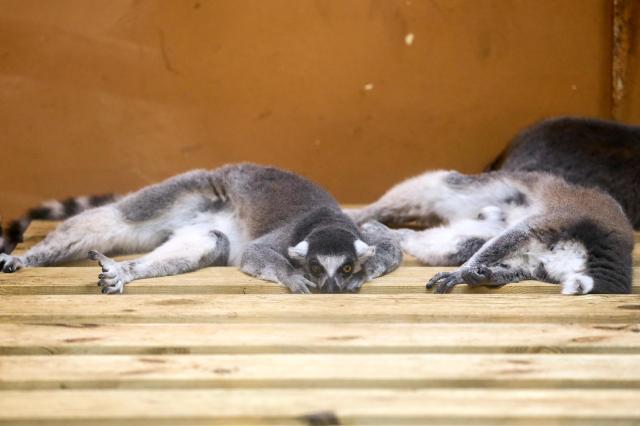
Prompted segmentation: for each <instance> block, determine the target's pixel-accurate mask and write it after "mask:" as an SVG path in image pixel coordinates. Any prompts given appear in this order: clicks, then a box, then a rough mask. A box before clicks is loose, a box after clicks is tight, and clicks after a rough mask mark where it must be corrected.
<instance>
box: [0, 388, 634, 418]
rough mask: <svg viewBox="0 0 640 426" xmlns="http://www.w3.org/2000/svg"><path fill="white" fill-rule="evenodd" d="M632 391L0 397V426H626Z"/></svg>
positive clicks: (314, 391)
mask: <svg viewBox="0 0 640 426" xmlns="http://www.w3.org/2000/svg"><path fill="white" fill-rule="evenodd" d="M639 400H640V391H637V390H626V389H624V390H623V389H615V390H603V389H597V390H591V389H586V390H575V389H560V390H552V389H545V390H535V389H527V390H521V389H506V390H505V389H447V388H441V389H418V390H402V389H395V390H389V389H306V388H300V389H269V390H259V389H251V390H246V389H240V390H239V389H207V390H138V391H126V390H67V391H64V392H60V391H2V392H0V424H12V425H21V426H26V425H34V424H44V423H46V424H48V425H70V426H76V425H87V424H92V425H93V424H98V425H113V424H117V425H122V424H127V425H168V424H175V425H184V424H189V425H196V424H198V425H202V424H212V422H213V423H215V424H221V423H222V424H241V425H249V424H301V425H314V424H315V425H319V424H355V423H360V424H362V423H366V424H430V425H432V424H448V425H479V424H482V425H488V424H496V423H498V422H499V423H500V424H535V425H550V424H553V425H560V424H561V425H565V424H566V425H602V424H612V423H614V424H616V425H632V424H637V422H638V421H640V404H638V401H639Z"/></svg>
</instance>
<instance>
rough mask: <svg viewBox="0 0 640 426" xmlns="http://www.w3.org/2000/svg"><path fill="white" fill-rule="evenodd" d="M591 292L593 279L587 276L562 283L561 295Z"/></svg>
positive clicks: (572, 278) (576, 277) (575, 277)
mask: <svg viewBox="0 0 640 426" xmlns="http://www.w3.org/2000/svg"><path fill="white" fill-rule="evenodd" d="M591 290H593V278H591V277H589V276H587V275H580V276H573V277H571V278H569V279H567V280H565V281H563V282H562V294H569V295H572V294H573V295H576V294H578V295H579V294H588V293H590V292H591Z"/></svg>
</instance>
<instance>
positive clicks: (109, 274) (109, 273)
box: [98, 268, 117, 279]
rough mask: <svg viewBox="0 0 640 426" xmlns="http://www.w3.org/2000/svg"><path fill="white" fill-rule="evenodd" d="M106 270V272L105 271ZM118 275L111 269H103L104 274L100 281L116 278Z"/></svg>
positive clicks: (101, 275) (100, 275)
mask: <svg viewBox="0 0 640 426" xmlns="http://www.w3.org/2000/svg"><path fill="white" fill-rule="evenodd" d="M105 269H106V271H105ZM116 275H117V273H116V272H115V271H112V270H110V269H109V268H102V273H101V274H99V275H98V279H104V278H115V277H116Z"/></svg>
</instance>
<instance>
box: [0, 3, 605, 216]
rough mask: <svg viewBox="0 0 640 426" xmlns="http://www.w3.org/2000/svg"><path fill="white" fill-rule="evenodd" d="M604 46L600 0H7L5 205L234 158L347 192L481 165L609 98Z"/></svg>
mask: <svg viewBox="0 0 640 426" xmlns="http://www.w3.org/2000/svg"><path fill="white" fill-rule="evenodd" d="M409 33H412V34H414V42H413V44H412V45H410V46H409V45H407V44H406V43H405V36H406V35H407V34H409ZM610 46H611V4H610V1H609V0H521V1H517V0H432V1H426V0H333V1H332V0H315V1H313V0H225V1H207V0H191V1H169V0H167V1H161V0H139V1H136V0H55V1H47V0H0V100H1V101H0V129H2V136H1V138H0V140H1V141H2V142H1V144H2V157H1V158H2V160H1V163H0V164H1V165H2V166H1V167H0V182H2V191H1V192H0V213H2V214H3V215H4V218H5V220H6V219H8V218H9V217H12V216H15V215H17V214H19V213H20V212H21V211H22V210H23V209H25V208H26V207H28V206H30V205H33V204H34V203H37V202H38V201H40V200H42V199H45V198H53V197H64V196H68V195H74V194H87V193H99V192H106V191H117V192H123V191H128V190H132V189H135V188H138V187H140V186H142V185H146V184H148V183H151V182H154V181H157V180H159V179H162V178H165V177H167V176H170V175H172V174H175V173H177V172H180V171H184V170H187V169H190V168H195V167H206V168H211V167H215V166H217V165H220V164H222V163H225V162H232V161H241V160H249V161H255V162H261V163H271V164H275V165H278V166H282V167H286V168H290V169H293V170H295V171H298V172H300V173H303V174H305V175H306V176H309V177H310V178H312V179H315V180H317V181H318V182H320V183H321V184H323V185H324V186H325V187H327V188H328V189H329V190H331V191H332V192H333V193H334V194H335V195H336V196H337V197H338V198H339V199H340V200H341V201H343V202H365V201H370V200H372V199H374V198H375V197H377V196H378V195H380V194H381V193H382V192H383V191H384V190H385V189H386V188H387V187H389V186H390V185H392V184H393V183H395V182H396V181H398V180H399V179H401V178H403V177H406V176H408V175H411V174H415V173H418V172H420V171H422V170H425V169H428V168H436V167H446V168H456V169H459V170H461V171H465V172H477V171H479V170H481V169H482V167H483V166H484V165H486V164H487V163H488V162H489V161H490V160H491V159H492V158H493V157H494V156H495V155H496V153H497V152H498V151H499V150H500V149H501V148H502V147H503V146H504V145H505V143H506V141H507V140H508V138H509V137H510V136H511V135H513V133H514V132H515V131H516V130H517V129H519V128H521V127H522V126H524V125H526V124H528V123H530V122H532V121H534V120H537V119H539V118H541V117H544V116H549V115H556V114H587V115H597V116H608V114H609V110H610V100H609V98H610V63H611V57H610V56H611V48H610ZM368 84H370V85H372V89H371V90H365V86H366V85H368Z"/></svg>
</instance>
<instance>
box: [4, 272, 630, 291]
mask: <svg viewBox="0 0 640 426" xmlns="http://www.w3.org/2000/svg"><path fill="white" fill-rule="evenodd" d="M452 269H454V268H447V267H434V268H427V267H403V268H399V269H398V270H396V271H394V272H393V273H391V274H388V275H385V276H383V277H380V278H377V279H375V280H373V281H371V282H369V283H367V284H365V285H364V286H363V288H362V290H361V291H360V292H361V293H363V294H384V293H394V294H399V293H418V294H421V293H425V292H426V290H425V283H426V282H427V280H428V279H429V278H431V277H432V276H433V275H434V274H435V273H437V272H440V271H448V270H452ZM99 272H100V270H99V268H97V267H96V268H82V267H77V268H71V267H68V268H67V267H64V268H26V269H23V270H20V271H19V272H17V273H16V274H0V295H1V294H4V295H27V294H42V295H47V294H99V288H98V287H97V285H96V283H97V276H98V273H99ZM633 274H634V275H633V279H634V282H635V283H636V284H635V286H634V288H633V292H634V293H636V294H640V268H635V269H634V271H633ZM125 292H126V293H127V294H221V293H222V294H269V293H288V292H289V291H288V290H287V289H286V288H285V287H283V286H281V285H279V284H276V283H269V282H265V281H262V280H258V279H255V278H252V277H249V276H248V275H245V274H243V273H242V272H240V271H239V270H238V269H237V268H234V267H217V268H205V269H202V270H199V271H196V272H192V273H189V274H182V275H179V276H172V277H162V278H153V279H146V280H139V281H135V282H133V283H131V284H129V285H127V287H126V289H125ZM559 292H560V287H559V286H558V285H555V284H549V283H543V282H539V281H524V282H521V283H514V284H511V285H507V286H504V287H501V288H488V287H480V288H471V287H469V286H466V285H461V286H457V287H455V288H454V293H471V294H484V293H497V294H511V293H514V294H526V293H546V294H558V293H559Z"/></svg>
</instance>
